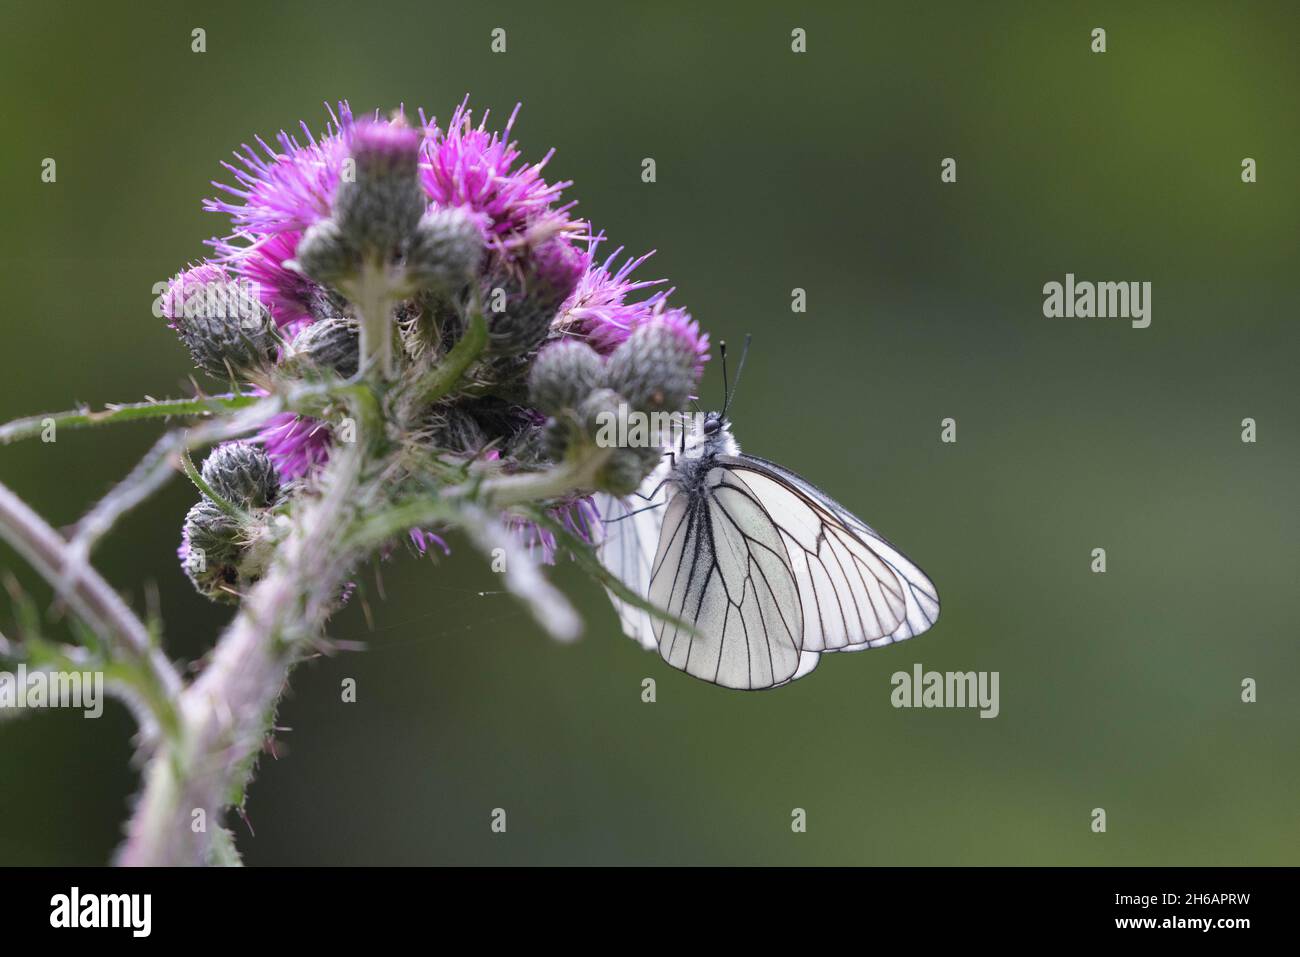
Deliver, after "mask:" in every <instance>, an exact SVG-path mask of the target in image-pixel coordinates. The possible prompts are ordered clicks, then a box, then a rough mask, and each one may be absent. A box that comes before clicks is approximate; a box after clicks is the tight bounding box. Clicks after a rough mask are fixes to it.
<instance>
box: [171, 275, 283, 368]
mask: <svg viewBox="0 0 1300 957" xmlns="http://www.w3.org/2000/svg"><path fill="white" fill-rule="evenodd" d="M162 307H163V308H162V311H163V314H164V315H165V316H166V317H167V318H168V320H169V324H170V325H171V327H172V328H173V329H175V330H176V334H177V336H179V337H180V340H181V342H183V343H184V344H185V347H186V348H187V349H189V352H190V357H191V358H192V359H193V360H194V364H195V365H196V366H198V367H199V368H200V369H202V370H203V371H204V372H207V373H208V374H209V375H212V376H214V377H216V378H218V379H227V378H229V377H230V375H231V374H232V373H235V374H239V373H251V372H257V371H261V370H264V369H267V368H269V367H270V366H271V365H272V364H273V363H274V362H275V357H276V352H277V350H278V348H279V344H280V339H279V334H278V332H277V331H276V328H275V324H274V323H273V322H272V321H271V314H270V313H269V312H268V311H267V309H266V307H265V306H263V305H262V303H261V302H260V301H259V300H258V298H257V296H256V295H254V294H253V292H252V290H250V289H249V288H247V287H246V286H245V285H244V284H243V283H241V282H240V281H238V280H235V279H232V278H231V277H230V276H229V275H227V274H226V272H225V270H223V269H222V268H221V267H219V266H214V265H212V264H210V263H205V264H204V265H202V266H198V267H196V268H194V269H191V270H189V271H187V272H183V273H181V274H180V275H179V276H177V277H176V278H174V279H173V280H172V281H171V283H170V284H169V285H168V287H167V293H166V295H165V296H164V298H163V302H162Z"/></svg>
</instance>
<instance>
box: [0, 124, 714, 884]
mask: <svg viewBox="0 0 1300 957" xmlns="http://www.w3.org/2000/svg"><path fill="white" fill-rule="evenodd" d="M517 112H518V111H517V110H516V111H515V113H512V114H511V116H510V117H509V120H508V122H507V123H506V124H505V127H504V130H503V131H501V132H494V131H491V130H489V128H488V126H487V119H488V118H487V116H486V115H484V116H483V117H482V118H481V119H480V120H479V122H478V123H477V124H475V123H474V121H473V119H472V116H471V112H470V110H469V107H468V105H467V104H466V103H462V104H460V105H459V106H458V107H456V109H455V110H454V111H453V112H452V114H451V117H450V119H449V121H448V122H447V123H446V124H445V125H440V124H439V123H438V122H437V121H436V119H434V118H430V117H426V115H425V114H424V113H423V112H422V111H421V112H419V113H418V114H417V115H416V116H415V117H414V118H413V117H410V116H408V115H406V114H402V113H398V114H396V115H393V116H391V117H387V118H385V117H383V116H381V115H379V114H378V113H376V114H373V115H371V116H367V117H364V118H354V116H353V114H352V111H351V110H350V109H349V107H348V106H347V104H345V103H344V104H340V105H339V106H338V108H337V109H336V110H332V111H331V115H330V123H329V124H328V125H327V127H326V128H325V130H324V132H323V133H322V134H321V135H319V136H317V135H314V134H312V132H311V131H310V130H309V129H308V128H307V127H306V126H305V125H303V127H302V132H301V134H299V135H290V134H288V133H283V132H282V133H281V134H280V135H279V136H278V137H277V138H276V139H275V141H274V145H271V144H268V143H266V142H265V141H263V140H260V139H259V140H257V143H258V144H259V149H257V150H253V149H249V148H245V149H244V151H243V152H242V153H240V154H237V156H236V160H235V162H234V163H231V164H227V170H228V172H229V173H230V174H231V175H232V176H233V182H232V183H229V184H227V185H223V186H219V187H218V188H219V190H220V191H221V193H222V197H221V198H214V199H211V200H208V201H207V203H206V208H208V209H209V210H212V211H215V212H217V213H219V214H221V215H223V216H227V217H229V221H230V229H229V233H228V235H227V236H226V237H225V238H222V239H217V240H214V241H212V244H211V245H212V256H211V258H210V259H209V260H207V261H205V262H202V263H199V264H197V265H194V266H191V267H190V268H189V269H187V270H185V271H184V272H182V273H181V274H180V275H178V276H177V277H176V279H175V280H173V281H172V283H171V285H170V286H169V287H168V291H167V293H166V294H165V295H164V297H163V302H162V310H161V311H162V314H163V315H164V316H165V317H166V318H167V319H168V323H169V325H170V326H171V327H172V329H173V330H174V331H175V332H176V334H177V336H178V338H179V339H180V340H181V342H182V343H183V344H184V345H185V347H186V348H187V349H188V351H189V353H190V358H191V360H192V361H193V363H194V365H196V366H197V367H198V368H199V369H201V370H203V371H205V372H207V373H209V374H210V375H211V376H213V377H214V378H216V379H218V380H219V381H221V382H222V383H224V384H225V386H226V387H227V388H228V389H229V391H228V392H226V393H224V394H219V395H216V396H207V395H197V396H194V397H192V398H186V399H177V400H168V401H162V402H156V401H151V402H149V403H143V404H140V405H136V406H119V407H114V409H112V410H110V411H109V412H106V413H103V414H94V415H91V414H86V413H83V412H80V411H78V412H74V413H67V414H65V415H64V416H63V417H62V418H60V419H59V421H61V422H65V423H69V424H74V425H90V424H96V425H98V424H103V423H107V422H113V421H125V420H128V419H132V418H137V419H138V418H141V417H148V416H157V417H160V418H161V417H169V416H170V417H176V416H182V417H186V418H188V419H190V420H192V421H191V423H190V426H189V427H188V428H187V429H183V430H180V431H178V432H174V433H171V434H169V435H168V436H166V437H164V439H163V441H162V442H160V444H159V447H158V449H157V450H156V451H155V453H152V457H151V458H150V459H149V460H147V461H146V463H144V464H143V465H142V466H141V468H140V469H137V470H136V472H133V473H132V475H131V476H130V477H129V478H128V479H127V480H126V482H124V483H123V486H122V487H121V488H119V489H117V490H115V491H114V493H112V494H111V495H110V496H109V498H108V499H106V500H105V502H104V503H101V505H100V506H98V507H97V508H96V510H94V511H93V512H92V514H93V515H94V516H95V519H96V520H95V521H93V522H88V523H83V525H82V526H79V528H82V529H83V531H82V532H81V533H80V536H81V537H79V538H76V539H74V540H73V542H72V543H70V544H67V545H66V548H67V549H68V557H67V560H66V561H67V567H69V568H71V567H78V568H81V570H80V571H79V572H78V574H77V575H76V576H74V577H73V578H70V579H68V580H64V579H63V578H61V577H60V575H59V574H55V575H54V578H55V582H56V586H57V587H60V588H64V587H71V588H73V589H74V590H78V592H79V593H80V591H84V590H86V589H92V588H96V587H98V585H97V584H96V583H97V582H98V581H99V579H98V577H97V576H96V575H95V573H94V572H93V570H92V569H89V568H88V567H84V568H83V567H81V565H79V564H78V562H79V561H80V559H78V558H77V557H76V556H79V555H85V554H88V553H89V550H90V548H91V547H92V546H93V544H94V537H95V536H98V535H99V534H102V533H103V530H105V529H107V528H109V527H111V526H112V524H113V520H114V519H115V518H116V517H117V516H118V515H120V513H121V511H123V510H125V509H126V508H129V507H131V506H132V505H134V504H135V503H137V502H138V501H140V500H141V499H143V498H144V497H145V496H146V495H147V494H148V493H149V492H151V491H153V490H155V489H156V488H157V487H158V486H159V485H160V484H161V483H162V481H163V480H164V479H165V478H166V477H167V475H168V474H170V473H171V472H172V471H173V469H172V468H171V466H173V465H179V466H180V467H181V468H182V469H183V470H184V471H185V472H186V473H187V474H188V475H189V476H190V478H191V479H192V480H193V481H194V484H195V485H196V487H197V488H198V492H199V498H198V501H197V502H196V503H195V504H194V505H193V506H192V507H191V508H190V510H189V511H188V513H187V514H186V516H185V517H184V520H183V521H182V523H181V524H182V530H181V541H182V544H181V547H180V550H179V558H180V563H181V570H182V571H183V573H184V574H185V575H186V576H187V577H188V578H189V579H190V581H191V582H192V583H193V585H194V587H195V589H196V590H197V591H198V592H199V593H200V594H202V595H204V596H205V597H207V598H210V599H212V600H214V601H219V602H223V603H228V604H232V605H235V606H237V611H236V613H235V616H234V619H233V621H232V622H231V624H230V625H229V627H228V628H227V629H226V631H225V632H224V634H223V635H222V637H221V638H220V639H219V640H218V641H217V642H216V644H215V645H214V647H213V648H212V650H211V652H210V653H209V654H208V655H207V656H206V658H205V664H204V665H203V667H202V668H201V670H199V671H198V674H197V677H194V678H193V679H191V680H188V681H187V680H184V679H182V677H181V675H180V673H178V672H177V671H176V669H175V668H174V666H172V665H171V663H170V662H168V661H167V660H166V659H165V658H164V657H162V656H161V655H159V654H156V653H155V652H156V646H155V644H154V641H153V639H152V638H151V637H149V632H148V630H147V629H146V628H144V626H143V625H140V624H139V623H138V622H137V621H136V620H135V618H134V615H133V613H132V612H131V611H130V610H129V609H128V608H126V607H125V606H122V607H121V608H117V606H113V607H114V608H115V609H116V611H115V612H114V614H113V615H110V616H109V617H108V618H104V617H103V616H102V615H101V616H99V617H96V616H95V615H92V614H89V613H88V617H87V622H88V624H89V625H90V626H91V629H92V630H93V631H96V632H98V633H99V634H100V636H101V642H100V644H99V646H98V647H100V648H101V649H104V651H103V653H104V654H105V655H107V656H109V657H110V658H111V661H112V664H113V665H114V667H115V668H116V669H117V670H116V671H115V672H114V673H115V674H122V675H129V676H131V683H130V687H131V692H130V702H131V704H132V707H133V708H134V709H135V710H136V712H137V716H138V717H139V718H140V720H141V725H142V728H143V729H144V734H143V738H142V740H143V743H144V748H145V753H146V755H147V756H148V757H149V763H148V766H147V769H146V773H145V790H144V793H143V795H142V796H141V798H140V800H139V801H138V802H137V804H136V807H135V813H134V816H133V818H132V820H131V822H130V824H129V826H128V830H127V841H126V843H125V845H124V846H123V848H122V850H121V853H120V856H119V860H120V861H121V862H123V863H131V864H138V863H157V864H162V863H170V864H175V863H201V862H230V861H233V860H236V859H237V854H236V852H235V850H234V847H233V843H232V841H231V838H230V835H229V833H228V832H227V831H226V830H225V829H224V828H222V827H220V826H209V828H208V829H207V830H206V831H203V832H197V831H195V830H193V829H191V828H190V826H189V821H190V818H191V815H192V813H193V811H194V809H195V808H202V809H203V810H205V811H206V812H207V815H208V819H209V820H210V821H217V822H219V821H222V820H224V819H225V818H226V816H227V815H228V813H229V811H230V809H231V808H232V807H233V806H237V805H238V804H239V803H240V801H241V800H242V795H243V793H244V791H245V789H246V788H247V787H248V785H249V783H250V780H251V773H252V769H253V767H254V765H255V763H256V757H257V754H258V753H259V752H260V751H261V748H262V745H263V741H264V740H265V738H266V737H267V736H268V735H270V734H271V733H272V732H271V727H272V723H271V722H272V718H273V717H274V714H275V708H276V704H277V701H278V699H279V696H280V694H281V693H282V690H283V688H284V687H285V683H286V681H287V679H288V676H289V674H290V672H291V670H292V667H293V665H294V664H295V663H296V662H297V661H299V660H300V659H301V658H302V657H303V656H304V655H306V654H308V653H309V652H313V651H315V650H317V649H320V648H322V647H328V644H327V642H326V641H325V639H324V638H323V637H322V634H323V630H322V629H323V626H324V624H325V622H326V621H327V620H328V618H329V616H330V614H331V613H332V612H333V611H334V610H335V609H336V608H338V607H339V605H340V604H341V603H342V601H343V600H344V597H345V596H346V594H347V593H348V592H349V590H350V588H351V583H352V582H354V581H355V580H356V577H357V575H358V567H359V566H360V565H361V564H362V563H363V562H365V561H366V560H368V559H370V558H372V557H381V558H391V559H392V560H396V556H397V555H399V554H400V553H399V551H398V547H397V546H398V545H399V544H401V543H403V542H406V543H409V545H410V546H411V548H408V549H407V550H408V551H409V550H412V548H413V550H414V551H417V552H419V553H422V554H426V553H428V552H430V551H434V552H435V554H441V555H445V554H446V553H447V545H446V542H445V540H444V538H443V537H442V536H443V535H445V534H446V532H448V531H449V530H452V529H459V530H461V531H463V532H464V533H465V534H466V537H467V539H468V541H470V542H472V543H473V544H474V546H475V547H476V548H478V549H479V550H481V551H483V552H484V553H485V554H487V555H489V556H495V555H497V554H498V553H503V554H504V555H505V559H504V561H505V568H504V579H503V580H504V583H505V585H506V587H507V588H508V589H510V590H511V591H512V592H513V593H514V594H515V595H516V596H517V597H518V598H519V600H520V601H521V602H522V603H523V604H524V606H525V607H526V608H527V609H529V610H530V611H531V612H532V613H533V615H534V617H535V618H536V620H537V621H538V623H539V625H540V626H541V627H543V628H544V629H546V630H547V631H548V632H550V633H551V634H552V635H554V636H555V637H557V638H560V639H570V638H573V637H575V636H576V635H577V633H578V631H579V628H580V622H579V620H578V618H577V615H576V613H575V612H574V611H573V609H572V608H571V607H570V606H569V604H568V602H567V600H566V599H565V598H564V597H563V596H562V595H561V594H560V593H559V592H558V591H557V590H556V589H555V588H554V587H553V586H551V585H550V584H549V583H548V582H547V580H546V578H545V576H544V574H543V573H542V569H541V567H540V566H543V565H546V564H550V563H554V562H555V561H557V560H559V559H561V558H563V557H565V556H572V557H574V558H577V559H579V561H580V562H581V563H582V564H583V567H584V568H594V567H598V566H597V563H596V562H595V561H594V560H593V558H592V552H591V548H592V545H593V544H594V543H597V542H598V541H599V540H600V536H601V516H600V514H599V513H598V512H597V510H596V508H595V506H594V504H593V500H592V497H591V496H592V494H593V493H595V492H598V491H606V492H611V493H614V494H617V495H626V494H628V493H630V492H631V491H633V490H634V489H635V488H636V487H637V485H638V484H639V483H640V481H641V480H642V479H643V478H644V477H645V476H646V475H648V474H649V473H650V472H651V471H652V470H653V469H654V468H655V466H656V465H657V464H658V462H659V460H660V456H661V450H660V448H659V447H658V445H657V444H652V445H650V446H646V447H635V448H632V447H629V448H612V447H608V446H607V445H603V444H602V443H601V442H600V441H599V440H598V436H599V431H600V427H601V422H602V420H604V419H606V418H607V417H608V416H610V415H614V416H620V415H627V414H628V413H629V411H633V412H638V413H648V412H661V411H678V410H680V409H681V408H682V407H683V406H684V404H685V403H686V402H687V400H688V399H689V397H690V396H691V395H692V394H693V393H694V391H695V389H696V385H697V383H698V380H699V376H700V374H701V371H702V364H703V361H704V359H705V358H706V357H707V354H708V337H707V336H706V335H704V334H703V333H702V332H700V330H699V327H698V325H697V324H696V323H695V322H694V320H692V319H691V317H690V316H689V315H688V314H687V313H686V312H685V311H684V310H682V309H680V308H679V307H677V306H675V305H671V304H670V303H669V298H670V294H671V290H669V289H666V288H664V286H663V283H662V281H661V280H647V279H641V278H634V276H633V273H634V272H636V271H638V270H639V269H640V268H641V267H642V266H643V264H644V262H645V259H646V257H644V256H643V257H640V258H628V259H626V260H625V261H624V262H623V264H622V265H621V266H620V265H617V264H616V263H617V261H618V259H619V258H620V257H621V256H622V252H621V250H616V251H615V252H614V253H613V254H612V255H610V256H607V257H605V258H604V259H601V260H598V259H597V255H596V254H597V250H598V249H599V248H600V247H601V245H602V244H603V242H604V238H603V234H599V233H594V232H593V230H592V229H591V227H590V225H589V224H588V223H586V222H585V221H582V220H578V219H575V218H574V216H573V204H572V203H571V202H569V201H566V200H565V199H564V198H563V193H564V191H565V190H566V189H568V187H569V185H570V184H568V183H564V182H560V183H556V182H549V181H548V180H547V179H546V174H545V167H546V165H547V163H548V161H549V159H550V154H549V153H548V154H545V156H543V157H542V158H541V159H540V160H539V161H536V162H531V163H530V162H526V161H525V160H524V159H523V155H524V154H523V152H522V151H521V150H520V148H519V147H518V146H517V144H516V143H515V142H514V141H513V140H512V139H511V136H512V131H513V128H514V124H515V120H516V117H517ZM195 287H202V288H203V289H205V290H206V289H208V288H218V287H220V288H231V287H235V288H238V289H239V290H242V292H241V294H240V296H239V297H237V298H236V300H235V305H237V306H238V307H239V308H238V309H234V310H232V309H229V308H226V307H227V306H229V305H230V303H229V302H227V303H226V306H222V307H220V308H218V306H219V305H220V301H219V300H218V299H214V298H204V297H198V298H194V297H192V296H191V295H190V293H191V292H192V290H193V288H195ZM32 421H33V422H35V421H36V420H32ZM28 434H39V428H37V427H36V426H34V425H33V424H32V423H29V422H26V421H24V422H20V423H15V424H14V425H11V426H9V427H7V428H6V431H5V432H4V438H5V439H6V440H10V439H12V438H14V437H16V436H19V435H28ZM214 443H215V444H216V447H215V448H214V449H213V451H212V452H211V453H210V454H209V455H208V457H207V458H206V460H205V461H204V462H203V464H202V467H201V468H199V469H196V468H195V467H194V466H193V465H192V464H191V462H190V459H189V451H188V450H189V449H190V448H196V447H199V446H203V445H209V444H214ZM2 491H3V488H2V487H0V492H2ZM5 501H7V500H3V499H0V505H2V504H5ZM10 514H18V513H17V512H12V513H11V512H4V511H3V510H0V519H5V521H6V526H8V525H12V524H13V523H12V522H9V521H8V518H7V516H9V515H10ZM22 514H24V515H25V513H22ZM25 521H26V520H25ZM36 521H39V520H36ZM14 527H18V528H19V529H20V532H21V533H22V534H24V535H29V536H37V537H39V536H40V535H43V532H41V531H40V529H39V528H38V527H37V526H36V525H35V524H33V522H31V521H26V524H23V523H22V522H19V523H18V524H17V525H16V526H14ZM43 540H44V539H42V541H43ZM60 541H61V539H60ZM493 560H494V562H495V560H496V559H495V558H494V559H493ZM59 567H62V566H59ZM69 581H71V582H72V584H71V585H69ZM604 584H607V585H608V584H609V583H608V582H604ZM611 587H612V586H611ZM101 597H102V596H101ZM623 597H624V599H625V600H627V601H629V602H632V603H634V604H640V605H643V606H645V605H646V603H645V600H644V598H642V597H641V596H637V595H635V594H633V593H631V592H628V593H627V594H625V595H624V596H623ZM71 607H73V608H90V609H97V608H101V607H104V605H103V602H102V601H101V602H98V603H95V602H91V603H89V604H87V603H86V602H78V601H73V602H71ZM647 610H651V609H650V608H649V607H648V608H647ZM137 625H138V626H139V627H138V628H137ZM141 636H144V637H143V638H142V637H141ZM133 669H134V670H133ZM141 688H144V689H146V693H141V692H140V690H139V689H141Z"/></svg>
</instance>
